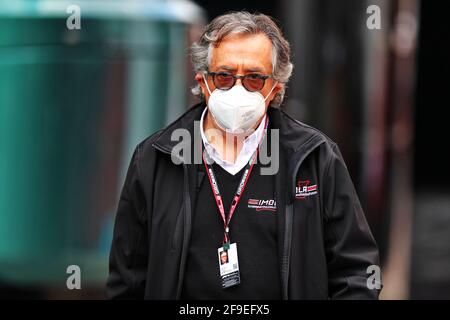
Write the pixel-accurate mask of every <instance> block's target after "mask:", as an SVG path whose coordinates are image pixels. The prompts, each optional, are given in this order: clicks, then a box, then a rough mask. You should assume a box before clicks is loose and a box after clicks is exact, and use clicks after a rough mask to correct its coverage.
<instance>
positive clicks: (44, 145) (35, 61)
mask: <svg viewBox="0 0 450 320" xmlns="http://www.w3.org/2000/svg"><path fill="white" fill-rule="evenodd" d="M442 3H443V1H440V2H438V1H433V2H432V1H427V2H425V1H419V0H391V1H388V0H384V1H383V0H342V1H333V0H297V1H292V0H279V1H264V2H262V1H244V0H239V1H238V0H227V1H205V0H197V1H187V0H147V1H144V0H139V1H137V0H136V1H119V0H73V1H63V0H59V1H58V0H35V1H33V0H0V298H37V299H59V298H62V299H77V298H86V299H102V298H103V297H104V285H105V280H106V277H107V272H108V255H109V246H110V243H111V237H112V228H113V221H114V214H115V210H116V205H117V200H118V196H119V192H120V189H121V187H122V184H123V181H124V176H125V172H126V168H127V166H128V163H129V160H130V157H131V153H132V151H133V149H134V147H135V145H136V144H137V143H138V142H140V141H141V140H143V139H144V138H145V137H147V136H148V135H150V134H151V133H152V132H154V131H155V130H157V129H159V128H162V127H164V126H165V125H167V124H168V123H170V122H171V121H172V120H174V119H176V118H177V117H178V116H179V115H181V113H182V112H184V111H185V110H186V109H187V108H189V107H190V106H192V105H193V104H194V103H196V99H195V98H194V97H193V96H192V95H191V94H190V88H191V87H192V86H193V85H194V80H193V75H194V73H193V71H192V65H191V63H190V61H189V56H188V50H187V48H188V46H189V45H190V44H191V43H192V42H193V41H195V40H196V39H198V37H199V35H200V33H201V31H202V28H203V27H204V25H205V24H206V23H207V22H208V21H209V20H210V19H212V18H214V17H215V16H217V15H220V14H222V13H225V12H227V11H229V10H244V9H245V10H248V11H250V12H262V13H265V14H269V15H271V16H272V17H274V18H275V19H276V21H277V22H278V24H279V25H280V26H281V28H282V29H283V31H284V33H285V35H286V37H287V39H288V40H289V41H290V43H291V44H292V50H293V62H294V65H295V68H294V74H293V77H292V79H291V81H290V83H289V85H288V90H287V94H286V98H285V103H284V105H283V108H284V109H285V110H286V111H287V112H288V113H290V114H291V115H293V116H294V117H295V118H297V119H299V120H300V121H303V122H306V123H308V124H310V125H312V126H315V127H316V128H318V129H320V130H321V131H323V132H325V133H326V134H327V135H329V136H330V137H331V138H332V139H333V140H335V141H336V142H337V143H338V144H339V146H340V148H341V150H342V153H343V155H344V158H345V159H346V162H347V165H348V168H349V171H350V174H351V176H352V178H353V181H354V183H355V186H356V189H357V192H358V195H359V197H360V200H361V203H362V206H363V208H364V210H365V213H366V216H367V219H368V221H369V223H370V226H371V228H372V231H373V233H374V235H375V237H376V240H377V242H378V244H379V247H380V253H381V262H382V272H383V283H384V289H383V291H382V295H381V297H382V298H383V299H450V184H449V182H448V181H449V179H450V170H449V169H448V164H449V163H450V152H449V151H448V150H447V149H448V144H447V142H446V138H445V136H446V135H445V134H446V133H445V132H444V131H445V127H446V121H447V119H446V118H445V117H444V116H443V114H445V113H444V112H443V110H444V108H445V106H446V105H447V106H448V102H446V101H447V99H446V98H445V96H446V93H447V91H446V90H447V86H448V84H449V81H448V77H449V74H450V61H449V58H450V44H449V40H450V22H448V19H446V17H445V10H444V9H443V8H444V7H443V4H442ZM73 5H75V7H74V6H73ZM370 5H376V6H378V8H380V11H379V13H380V21H381V28H380V29H370V28H368V26H367V20H368V19H369V18H370V16H371V15H372V14H373V12H369V13H368V12H367V8H368V7H369V6H370ZM77 10H79V13H80V14H81V19H80V21H79V22H80V25H79V26H78V27H80V28H77V26H76V20H74V18H73V17H75V16H76V14H77ZM74 15H75V16H74ZM74 26H75V27H74ZM69 265H78V266H80V268H81V285H82V289H81V290H68V289H67V287H66V279H67V277H68V276H69V274H67V273H66V269H67V267H68V266H69Z"/></svg>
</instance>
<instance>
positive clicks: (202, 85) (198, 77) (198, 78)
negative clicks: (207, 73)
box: [195, 72, 209, 100]
mask: <svg viewBox="0 0 450 320" xmlns="http://www.w3.org/2000/svg"><path fill="white" fill-rule="evenodd" d="M195 80H196V81H197V83H198V84H199V85H200V88H201V90H202V94H203V95H204V96H205V98H206V100H208V98H209V92H208V89H207V88H206V85H205V79H204V78H203V73H202V72H197V73H196V74H195Z"/></svg>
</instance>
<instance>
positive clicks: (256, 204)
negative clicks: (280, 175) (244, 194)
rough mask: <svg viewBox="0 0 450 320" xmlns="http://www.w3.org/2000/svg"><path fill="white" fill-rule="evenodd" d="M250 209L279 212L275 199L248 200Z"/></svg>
mask: <svg viewBox="0 0 450 320" xmlns="http://www.w3.org/2000/svg"><path fill="white" fill-rule="evenodd" d="M248 207H249V208H250V209H256V211H277V202H276V201H275V200H274V199H269V200H260V199H248Z"/></svg>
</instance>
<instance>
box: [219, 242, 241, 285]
mask: <svg viewBox="0 0 450 320" xmlns="http://www.w3.org/2000/svg"><path fill="white" fill-rule="evenodd" d="M227 247H228V246H227ZM217 254H218V256H219V268H220V278H221V284H222V289H226V288H229V287H233V286H236V285H238V284H240V283H241V276H240V274H239V262H238V254H237V245H236V243H232V244H230V245H229V247H228V249H226V247H220V248H219V249H217Z"/></svg>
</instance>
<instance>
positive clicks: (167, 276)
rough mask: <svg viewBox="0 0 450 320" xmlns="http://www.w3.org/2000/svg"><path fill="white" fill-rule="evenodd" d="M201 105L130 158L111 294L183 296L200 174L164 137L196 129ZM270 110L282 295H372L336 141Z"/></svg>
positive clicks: (366, 253) (361, 229)
mask: <svg viewBox="0 0 450 320" xmlns="http://www.w3.org/2000/svg"><path fill="white" fill-rule="evenodd" d="M204 107H205V105H204V104H203V103H201V104H198V105H197V106H195V107H193V108H192V109H190V110H188V111H187V112H186V113H185V114H184V115H182V116H181V117H180V118H179V119H178V120H176V121H175V122H174V123H172V124H171V125H169V126H168V127H167V128H165V129H163V130H160V131H158V132H156V133H155V134H153V135H151V136H150V137H149V138H147V139H146V140H144V141H143V142H142V143H140V144H139V145H138V146H137V148H136V150H135V152H134V154H133V157H132V160H131V163H130V166H129V169H128V173H127V176H126V181H125V184H124V186H123V190H122V193H121V196H120V201H119V205H118V209H117V215H116V221H115V227H114V236H113V243H112V248H111V253H110V273H109V277H108V281H107V296H108V297H109V298H146V299H177V298H179V297H180V293H181V289H182V285H183V276H184V270H185V264H186V258H187V253H188V247H189V239H190V232H191V221H192V214H193V208H194V207H195V203H196V190H197V189H196V186H197V183H198V179H199V177H198V176H197V175H198V174H197V170H196V169H195V166H194V165H189V164H184V163H182V164H174V163H173V161H172V159H171V152H172V149H173V148H174V146H175V145H176V144H178V143H179V142H178V141H172V140H171V135H172V133H173V131H174V130H175V129H178V128H185V129H188V130H189V132H191V134H192V135H193V134H194V121H195V120H200V116H201V113H202V111H203V109H204ZM268 115H269V119H270V126H271V127H272V128H278V129H279V133H280V164H279V171H278V174H277V175H276V178H275V180H276V186H275V187H276V197H277V199H276V201H277V212H278V220H279V235H278V239H280V240H281V241H279V253H278V254H279V262H280V281H281V286H282V297H283V299H328V298H341V299H376V298H377V297H378V294H379V290H377V289H368V287H367V285H366V283H367V278H368V274H367V267H368V266H370V265H378V249H377V246H376V243H375V241H374V239H373V237H372V235H371V233H370V230H369V227H368V225H367V222H366V219H365V217H364V213H363V211H362V209H361V206H360V203H359V200H358V197H357V195H356V192H355V189H354V187H353V184H352V182H351V179H350V176H349V174H348V171H347V168H346V165H345V163H344V160H343V159H342V156H341V154H340V152H339V150H338V147H337V146H336V144H335V143H334V142H332V141H331V140H330V139H329V138H328V137H326V136H325V135H324V134H322V133H320V132H319V131H318V130H316V129H314V128H312V127H309V126H307V125H305V124H303V123H301V122H298V121H296V120H294V119H292V118H291V117H290V116H289V115H287V114H286V113H284V112H282V111H280V110H279V109H275V108H269V110H268ZM197 133H198V132H197ZM301 180H309V181H310V182H311V184H312V183H314V184H315V185H317V194H316V195H315V196H309V197H305V198H303V199H296V198H295V196H296V195H295V192H296V186H297V183H298V181H301Z"/></svg>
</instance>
